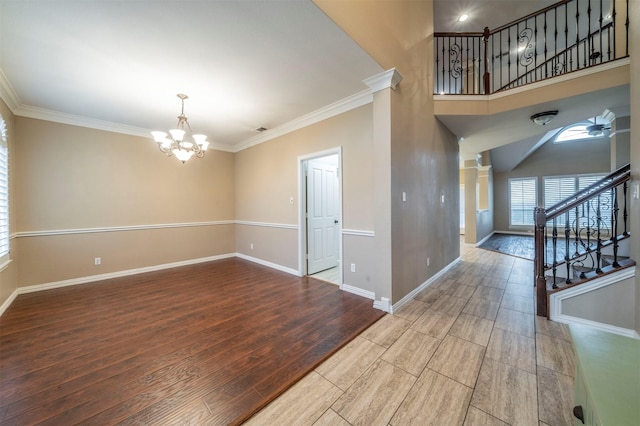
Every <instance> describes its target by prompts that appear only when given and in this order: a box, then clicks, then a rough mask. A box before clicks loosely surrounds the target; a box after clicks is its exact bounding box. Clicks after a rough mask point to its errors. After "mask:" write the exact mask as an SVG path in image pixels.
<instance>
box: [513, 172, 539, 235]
mask: <svg viewBox="0 0 640 426" xmlns="http://www.w3.org/2000/svg"><path fill="white" fill-rule="evenodd" d="M536 194H537V192H536V178H518V179H509V211H510V212H509V225H511V226H533V209H534V207H536V205H537V195H536Z"/></svg>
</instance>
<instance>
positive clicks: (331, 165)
mask: <svg viewBox="0 0 640 426" xmlns="http://www.w3.org/2000/svg"><path fill="white" fill-rule="evenodd" d="M300 161H301V162H300V170H301V181H300V188H301V195H300V201H301V202H300V223H301V224H302V226H301V232H300V235H301V244H300V246H301V256H300V257H301V260H302V262H301V263H302V265H301V271H303V275H313V276H314V277H315V278H319V279H322V280H324V281H329V282H332V283H334V284H337V285H340V284H341V277H342V271H341V268H340V265H341V261H340V260H341V248H342V243H341V241H342V239H341V233H342V231H341V230H342V223H341V222H342V217H341V216H342V202H341V200H342V194H341V191H342V185H341V178H340V175H341V170H340V166H341V152H340V149H337V150H330V151H324V152H322V153H317V154H312V155H310V156H307V157H304V158H301V160H300Z"/></svg>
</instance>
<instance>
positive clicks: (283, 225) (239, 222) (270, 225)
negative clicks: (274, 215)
mask: <svg viewBox="0 0 640 426" xmlns="http://www.w3.org/2000/svg"><path fill="white" fill-rule="evenodd" d="M235 223H236V224H237V225H247V226H262V227H265V228H284V229H294V230H297V229H298V225H288V224H286V223H267V222H250V221H246V220H236V221H235Z"/></svg>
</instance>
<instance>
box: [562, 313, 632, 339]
mask: <svg viewBox="0 0 640 426" xmlns="http://www.w3.org/2000/svg"><path fill="white" fill-rule="evenodd" d="M554 321H556V322H561V323H564V324H578V325H586V326H588V327H591V328H595V329H597V330H601V331H606V332H608V333H614V334H619V335H620V336H625V337H631V338H632V339H640V334H638V332H637V331H635V330H633V329H630V328H624V327H618V326H615V325H610V324H604V323H602V322H597V321H591V320H587V319H584V318H578V317H572V316H570V315H560V316H558V317H556V319H554Z"/></svg>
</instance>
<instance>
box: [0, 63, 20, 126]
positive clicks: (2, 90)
mask: <svg viewBox="0 0 640 426" xmlns="http://www.w3.org/2000/svg"><path fill="white" fill-rule="evenodd" d="M0 98H2V100H3V101H4V103H6V104H7V106H8V107H9V109H10V110H11V112H12V113H13V114H14V115H15V114H16V111H17V110H18V108H19V106H20V105H21V102H20V98H18V95H17V94H16V92H15V90H13V87H12V86H11V83H9V80H7V76H6V75H4V72H3V71H2V69H1V68H0Z"/></svg>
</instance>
